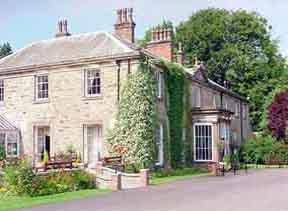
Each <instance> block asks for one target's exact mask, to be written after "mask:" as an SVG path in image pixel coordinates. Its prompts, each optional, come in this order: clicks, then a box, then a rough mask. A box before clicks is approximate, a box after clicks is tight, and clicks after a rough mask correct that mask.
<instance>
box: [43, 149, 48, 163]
mask: <svg viewBox="0 0 288 211" xmlns="http://www.w3.org/2000/svg"><path fill="white" fill-rule="evenodd" d="M48 162H49V154H48V152H47V151H45V152H44V156H43V163H44V164H47V163H48Z"/></svg>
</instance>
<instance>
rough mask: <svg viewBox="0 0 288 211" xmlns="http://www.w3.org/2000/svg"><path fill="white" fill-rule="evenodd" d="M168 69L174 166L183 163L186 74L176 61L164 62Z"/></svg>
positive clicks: (172, 159)
mask: <svg viewBox="0 0 288 211" xmlns="http://www.w3.org/2000/svg"><path fill="white" fill-rule="evenodd" d="M163 66H164V68H165V71H166V86H167V90H168V95H169V96H168V105H169V106H168V118H169V128H170V131H169V134H170V153H171V165H172V167H173V168H176V167H179V166H181V165H182V164H183V150H184V149H183V148H184V146H183V134H182V133H183V128H184V124H185V119H184V115H185V110H184V92H185V75H184V70H183V68H182V67H181V66H180V65H178V64H174V63H168V62H165V63H164V62H163Z"/></svg>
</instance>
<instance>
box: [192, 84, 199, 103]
mask: <svg viewBox="0 0 288 211" xmlns="http://www.w3.org/2000/svg"><path fill="white" fill-rule="evenodd" d="M192 107H193V108H200V107H201V90H200V87H197V86H194V87H192Z"/></svg>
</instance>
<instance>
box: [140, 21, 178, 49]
mask: <svg viewBox="0 0 288 211" xmlns="http://www.w3.org/2000/svg"><path fill="white" fill-rule="evenodd" d="M157 28H173V23H172V22H171V21H165V20H164V21H163V22H162V23H161V24H158V25H156V26H153V27H150V28H149V29H148V30H147V31H146V32H145V35H144V37H143V39H139V40H137V43H138V45H140V46H145V45H146V44H147V43H149V42H150V41H151V40H152V36H151V33H152V30H153V29H157Z"/></svg>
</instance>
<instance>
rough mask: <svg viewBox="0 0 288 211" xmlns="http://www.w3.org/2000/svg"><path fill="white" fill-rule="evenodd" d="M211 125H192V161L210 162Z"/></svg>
mask: <svg viewBox="0 0 288 211" xmlns="http://www.w3.org/2000/svg"><path fill="white" fill-rule="evenodd" d="M212 142H213V140H212V124H210V123H196V124H194V159H195V160H196V161H212V144H213V143H212Z"/></svg>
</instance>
